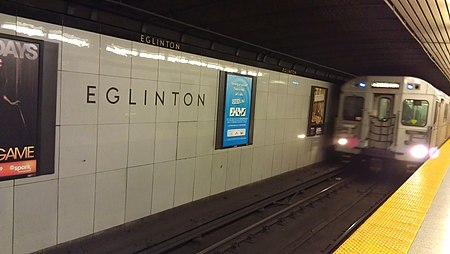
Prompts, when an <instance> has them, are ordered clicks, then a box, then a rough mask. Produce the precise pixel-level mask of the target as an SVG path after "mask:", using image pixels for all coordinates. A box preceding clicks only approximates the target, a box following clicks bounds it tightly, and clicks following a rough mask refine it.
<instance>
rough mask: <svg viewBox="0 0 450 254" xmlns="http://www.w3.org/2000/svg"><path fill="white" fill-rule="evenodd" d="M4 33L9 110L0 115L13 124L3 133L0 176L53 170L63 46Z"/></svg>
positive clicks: (5, 96)
mask: <svg viewBox="0 0 450 254" xmlns="http://www.w3.org/2000/svg"><path fill="white" fill-rule="evenodd" d="M0 38H1V42H0V53H1V54H0V59H1V61H2V63H1V68H2V69H1V73H0V74H1V75H2V76H1V79H0V82H2V84H0V85H1V90H2V91H1V93H2V95H1V97H0V100H2V101H1V103H2V106H4V107H3V108H2V110H3V111H5V112H7V114H3V115H2V116H1V117H3V118H5V119H3V121H2V122H4V123H5V122H7V123H8V124H9V125H10V126H4V132H3V133H2V136H1V137H0V138H1V139H0V140H1V141H0V158H1V159H2V160H1V161H0V168H1V171H3V172H0V181H5V180H11V179H18V178H25V177H32V176H38V175H46V174H52V173H54V171H55V165H54V164H55V163H54V161H55V158H54V157H55V132H56V94H57V73H58V68H57V67H58V47H59V46H58V44H57V43H52V42H46V41H43V40H37V39H32V38H27V37H20V36H14V35H9V34H2V33H0ZM32 61H36V62H35V63H34V62H32ZM36 65H37V66H36ZM11 87H12V88H11ZM12 90H13V91H14V92H11V91H12ZM5 105H7V106H10V107H5ZM1 173H3V174H1Z"/></svg>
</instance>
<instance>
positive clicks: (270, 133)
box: [264, 119, 277, 145]
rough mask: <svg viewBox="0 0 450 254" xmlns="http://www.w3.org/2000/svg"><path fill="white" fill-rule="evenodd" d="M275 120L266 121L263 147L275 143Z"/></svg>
mask: <svg viewBox="0 0 450 254" xmlns="http://www.w3.org/2000/svg"><path fill="white" fill-rule="evenodd" d="M276 124H277V120H275V119H270V120H267V121H266V133H265V135H264V137H265V138H264V145H273V144H274V143H275V132H276V131H277V129H276Z"/></svg>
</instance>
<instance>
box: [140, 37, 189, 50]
mask: <svg viewBox="0 0 450 254" xmlns="http://www.w3.org/2000/svg"><path fill="white" fill-rule="evenodd" d="M139 40H140V42H142V43H145V44H150V45H153V46H158V47H163V48H168V49H175V50H180V48H181V43H179V42H175V41H171V40H166V39H162V38H158V37H154V36H151V35H146V34H141V36H140V38H139Z"/></svg>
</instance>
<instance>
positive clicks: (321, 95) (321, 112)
mask: <svg viewBox="0 0 450 254" xmlns="http://www.w3.org/2000/svg"><path fill="white" fill-rule="evenodd" d="M327 92H328V89H326V88H323V87H317V86H313V87H311V101H310V106H309V121H308V136H315V135H322V134H323V131H324V130H323V129H324V123H325V110H326V106H327Z"/></svg>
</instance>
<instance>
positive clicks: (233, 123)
mask: <svg viewBox="0 0 450 254" xmlns="http://www.w3.org/2000/svg"><path fill="white" fill-rule="evenodd" d="M252 84H253V78H252V77H249V76H242V75H237V74H232V73H227V76H226V88H225V108H224V118H223V137H222V147H230V146H239V145H246V144H248V141H249V131H250V117H251V112H250V110H251V102H252Z"/></svg>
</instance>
